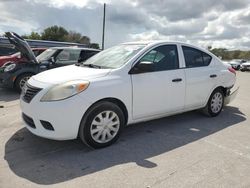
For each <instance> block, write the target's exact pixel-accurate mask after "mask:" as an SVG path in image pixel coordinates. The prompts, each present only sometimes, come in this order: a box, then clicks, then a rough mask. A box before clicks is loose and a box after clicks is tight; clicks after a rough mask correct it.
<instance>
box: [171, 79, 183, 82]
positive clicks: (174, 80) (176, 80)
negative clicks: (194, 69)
mask: <svg viewBox="0 0 250 188" xmlns="http://www.w3.org/2000/svg"><path fill="white" fill-rule="evenodd" d="M181 81H182V79H181V78H175V79H173V80H172V82H181Z"/></svg>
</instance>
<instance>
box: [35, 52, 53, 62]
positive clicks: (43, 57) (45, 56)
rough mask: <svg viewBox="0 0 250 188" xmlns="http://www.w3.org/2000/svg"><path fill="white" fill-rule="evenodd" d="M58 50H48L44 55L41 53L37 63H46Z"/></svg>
mask: <svg viewBox="0 0 250 188" xmlns="http://www.w3.org/2000/svg"><path fill="white" fill-rule="evenodd" d="M56 50H57V49H47V50H45V51H44V52H43V53H41V54H40V55H39V56H37V57H36V59H37V61H38V62H40V61H46V60H48V59H49V58H50V57H51V56H52V55H53V54H54V53H55V52H56Z"/></svg>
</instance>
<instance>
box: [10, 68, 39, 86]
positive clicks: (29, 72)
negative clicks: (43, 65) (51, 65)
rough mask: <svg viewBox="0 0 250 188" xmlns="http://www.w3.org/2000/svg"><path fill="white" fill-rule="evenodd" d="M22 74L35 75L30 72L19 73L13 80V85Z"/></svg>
mask: <svg viewBox="0 0 250 188" xmlns="http://www.w3.org/2000/svg"><path fill="white" fill-rule="evenodd" d="M24 74H32V75H35V74H36V73H35V72H32V71H27V72H20V73H19V74H17V75H16V78H15V80H14V84H16V81H17V79H18V78H20V76H22V75H24Z"/></svg>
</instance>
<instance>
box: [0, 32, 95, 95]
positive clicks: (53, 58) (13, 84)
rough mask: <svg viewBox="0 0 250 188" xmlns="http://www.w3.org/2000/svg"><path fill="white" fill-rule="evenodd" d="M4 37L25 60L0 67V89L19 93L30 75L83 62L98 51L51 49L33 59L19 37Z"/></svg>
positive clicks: (65, 48)
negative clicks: (3, 88) (13, 89)
mask: <svg viewBox="0 0 250 188" xmlns="http://www.w3.org/2000/svg"><path fill="white" fill-rule="evenodd" d="M6 36H7V37H8V39H9V40H10V43H12V44H13V45H15V46H16V48H17V49H18V50H19V51H20V52H21V54H23V56H24V57H25V58H26V59H27V60H26V61H23V62H22V63H18V64H17V63H11V64H9V65H8V66H5V67H1V68H0V87H5V88H15V89H16V90H18V91H21V89H22V87H23V86H24V84H25V83H26V81H27V80H28V79H29V78H30V77H31V76H32V75H35V74H37V73H39V72H42V71H45V70H48V69H53V68H56V67H61V66H66V65H71V64H75V63H77V62H78V61H85V60H86V59H88V58H89V57H91V56H93V55H95V54H97V53H98V52H99V51H100V50H96V49H90V48H78V47H58V48H57V47H53V48H49V49H47V50H45V51H44V52H43V53H41V54H40V55H39V56H37V57H35V55H34V53H33V52H32V50H31V48H30V47H29V45H28V43H27V42H26V41H25V40H24V39H22V38H21V37H20V36H18V35H17V34H15V33H10V32H8V33H6ZM70 74H74V73H72V72H71V73H70Z"/></svg>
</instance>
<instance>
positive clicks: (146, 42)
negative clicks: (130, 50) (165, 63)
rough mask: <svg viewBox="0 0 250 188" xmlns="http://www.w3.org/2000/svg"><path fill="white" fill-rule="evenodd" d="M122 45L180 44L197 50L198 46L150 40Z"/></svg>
mask: <svg viewBox="0 0 250 188" xmlns="http://www.w3.org/2000/svg"><path fill="white" fill-rule="evenodd" d="M123 44H138V45H140V44H141V45H150V46H151V45H157V44H181V45H186V46H193V47H195V48H199V47H198V46H195V45H192V44H188V43H185V42H180V41H168V40H150V41H135V42H126V43H123Z"/></svg>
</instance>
